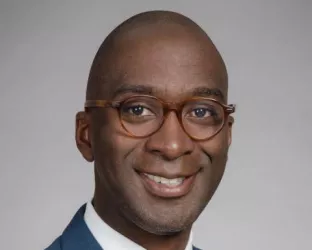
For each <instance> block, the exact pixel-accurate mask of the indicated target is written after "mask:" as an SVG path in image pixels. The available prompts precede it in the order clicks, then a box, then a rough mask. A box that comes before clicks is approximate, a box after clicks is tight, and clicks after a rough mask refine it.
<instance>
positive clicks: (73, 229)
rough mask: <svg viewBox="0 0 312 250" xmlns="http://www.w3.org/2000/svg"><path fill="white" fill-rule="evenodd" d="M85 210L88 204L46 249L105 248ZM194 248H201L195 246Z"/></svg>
mask: <svg viewBox="0 0 312 250" xmlns="http://www.w3.org/2000/svg"><path fill="white" fill-rule="evenodd" d="M85 210H86V204H85V205H83V206H82V207H81V208H80V209H79V210H78V212H77V213H76V214H75V216H74V217H73V219H72V220H71V222H70V223H69V225H68V226H67V227H66V229H65V230H64V232H63V233H62V235H61V236H59V237H58V238H57V239H56V240H55V241H54V242H53V243H52V244H51V245H50V246H49V247H48V248H46V249H45V250H104V249H102V248H101V246H100V245H99V243H98V242H97V241H96V240H95V238H94V237H93V235H92V233H91V232H90V230H89V228H88V226H87V225H86V223H85V221H84V213H85ZM116 250H118V249H116ZM193 250H200V249H198V248H196V247H193Z"/></svg>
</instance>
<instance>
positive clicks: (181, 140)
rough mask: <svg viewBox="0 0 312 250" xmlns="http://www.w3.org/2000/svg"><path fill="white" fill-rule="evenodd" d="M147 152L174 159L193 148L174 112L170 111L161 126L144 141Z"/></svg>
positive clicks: (188, 152) (166, 158) (170, 159)
mask: <svg viewBox="0 0 312 250" xmlns="http://www.w3.org/2000/svg"><path fill="white" fill-rule="evenodd" d="M146 149H147V151H148V152H150V153H153V154H157V155H159V156H161V157H162V158H164V159H165V160H169V161H172V160H175V159H177V158H179V157H181V156H183V155H187V154H191V153H192V152H193V150H194V142H193V140H192V139H191V138H190V137H189V136H188V135H187V134H186V133H185V131H184V130H183V128H182V127H181V124H180V122H179V120H178V118H177V115H176V114H175V112H170V113H169V114H168V116H167V117H166V120H165V121H164V124H163V125H162V127H161V128H160V129H159V130H158V131H157V132H156V133H155V134H153V135H151V136H150V138H149V139H148V140H147V142H146Z"/></svg>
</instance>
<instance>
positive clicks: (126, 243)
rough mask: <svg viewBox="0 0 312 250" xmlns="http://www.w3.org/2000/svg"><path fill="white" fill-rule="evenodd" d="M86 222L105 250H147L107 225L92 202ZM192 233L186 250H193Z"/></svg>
mask: <svg viewBox="0 0 312 250" xmlns="http://www.w3.org/2000/svg"><path fill="white" fill-rule="evenodd" d="M84 220H85V222H86V224H87V226H88V228H89V230H90V231H91V233H92V235H93V237H94V238H95V239H96V241H97V242H98V243H99V244H100V246H101V247H102V248H103V249H105V250H146V249H145V248H143V247H141V246H139V245H138V244H136V243H134V242H133V241H131V240H130V239H128V238H127V237H125V236H123V235H122V234H120V233H119V232H117V231H115V230H114V229H113V228H111V227H110V226H109V225H107V224H106V223H105V222H104V221H103V220H102V219H101V217H100V216H99V215H98V214H97V212H96V211H95V209H94V207H93V205H92V203H91V202H88V203H87V206H86V211H85V214H84ZM192 249H193V246H192V232H191V234H190V237H189V240H188V243H187V245H186V248H185V250H192Z"/></svg>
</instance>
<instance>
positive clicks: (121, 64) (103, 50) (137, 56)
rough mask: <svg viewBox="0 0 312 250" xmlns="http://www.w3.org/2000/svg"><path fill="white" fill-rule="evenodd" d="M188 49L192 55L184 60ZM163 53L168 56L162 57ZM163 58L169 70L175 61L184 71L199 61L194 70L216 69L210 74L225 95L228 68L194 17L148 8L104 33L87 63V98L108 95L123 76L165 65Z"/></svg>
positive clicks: (103, 97)
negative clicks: (91, 59)
mask: <svg viewBox="0 0 312 250" xmlns="http://www.w3.org/2000/svg"><path fill="white" fill-rule="evenodd" d="M144 53H145V56H143V54H144ZM191 54H192V60H187V59H190V55H191ZM166 55H167V57H168V58H164V57H165V56H166ZM163 62H166V65H165V66H166V67H167V69H169V68H170V70H173V69H174V68H175V67H174V65H179V66H182V67H184V70H186V71H187V70H188V67H196V66H198V65H199V64H201V65H200V67H198V70H197V71H198V72H197V74H201V73H200V71H207V72H208V71H209V72H210V74H214V76H211V78H214V79H215V80H216V81H217V82H218V85H219V86H217V87H218V88H220V89H221V90H222V93H223V95H224V97H225V99H226V96H227V72H226V67H225V64H224V62H223V59H222V57H221V55H220V54H219V52H218V50H217V49H216V47H215V46H214V44H213V42H212V41H211V39H210V38H209V37H208V35H207V34H206V33H205V32H204V31H203V30H202V28H201V27H200V26H198V25H197V24H196V23H195V22H194V21H192V20H191V19H189V18H188V17H186V16H184V15H181V14H179V13H176V12H171V11H149V12H143V13H140V14H138V15H135V16H132V17H131V18H129V19H127V20H126V21H124V22H123V23H121V24H120V25H119V26H117V27H116V28H115V29H114V30H113V31H112V32H111V33H110V34H109V35H108V36H107V37H106V39H105V40H104V42H103V43H102V44H101V46H100V48H99V50H98V52H97V54H96V56H95V58H94V61H93V63H92V66H91V70H90V74H89V79H88V87H87V99H88V100H95V99H107V98H111V97H112V95H111V94H110V93H112V92H113V91H114V89H115V87H116V86H117V85H118V84H120V83H121V82H123V81H124V80H125V79H124V78H125V77H126V76H129V75H130V76H131V75H138V72H139V71H144V70H145V71H147V73H148V72H149V70H146V69H145V67H142V66H147V64H149V65H150V66H151V67H153V68H159V67H158V66H160V65H159V64H160V63H162V65H163V66H164V64H163ZM199 62H201V63H199ZM141 64H142V65H141ZM129 66H131V67H132V69H129ZM171 66H173V67H172V68H171ZM205 67H206V68H205ZM149 73H152V72H149ZM162 73H164V72H162ZM168 73H169V72H168ZM171 73H172V72H171ZM153 74H156V72H155V71H154V72H153ZM150 77H153V78H155V77H156V78H157V76H155V75H150ZM143 78H144V77H143ZM145 79H146V77H145ZM145 79H144V80H145ZM144 80H142V81H144ZM146 80H151V79H146Z"/></svg>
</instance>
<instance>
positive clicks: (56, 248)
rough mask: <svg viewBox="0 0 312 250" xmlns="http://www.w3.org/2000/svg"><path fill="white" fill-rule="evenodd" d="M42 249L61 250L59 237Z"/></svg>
mask: <svg viewBox="0 0 312 250" xmlns="http://www.w3.org/2000/svg"><path fill="white" fill-rule="evenodd" d="M44 250H62V248H61V238H60V237H59V238H57V239H56V240H54V241H53V243H52V244H51V245H50V246H48V247H47V248H45V249H44Z"/></svg>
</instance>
